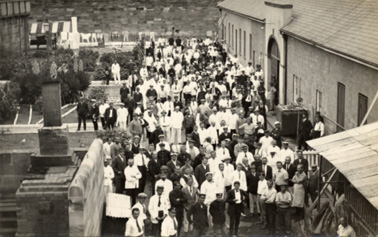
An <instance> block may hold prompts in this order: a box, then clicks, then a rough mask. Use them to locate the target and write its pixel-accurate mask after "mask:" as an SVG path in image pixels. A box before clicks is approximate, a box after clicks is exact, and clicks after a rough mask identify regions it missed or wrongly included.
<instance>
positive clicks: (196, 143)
mask: <svg viewBox="0 0 378 237" xmlns="http://www.w3.org/2000/svg"><path fill="white" fill-rule="evenodd" d="M191 137H192V140H193V143H194V146H195V147H197V148H200V146H201V142H200V137H199V133H198V127H197V125H194V127H193V132H192V133H191Z"/></svg>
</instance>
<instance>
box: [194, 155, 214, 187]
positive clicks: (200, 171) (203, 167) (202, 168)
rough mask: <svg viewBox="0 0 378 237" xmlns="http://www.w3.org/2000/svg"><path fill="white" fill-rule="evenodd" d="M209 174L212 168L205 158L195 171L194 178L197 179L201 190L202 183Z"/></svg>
mask: <svg viewBox="0 0 378 237" xmlns="http://www.w3.org/2000/svg"><path fill="white" fill-rule="evenodd" d="M208 172H210V167H209V165H208V160H207V159H206V158H204V159H203V160H202V162H201V164H200V165H198V166H197V167H196V168H195V170H194V176H195V177H196V180H197V182H198V185H199V188H201V185H202V183H203V182H204V181H205V180H206V174H207V173H208Z"/></svg>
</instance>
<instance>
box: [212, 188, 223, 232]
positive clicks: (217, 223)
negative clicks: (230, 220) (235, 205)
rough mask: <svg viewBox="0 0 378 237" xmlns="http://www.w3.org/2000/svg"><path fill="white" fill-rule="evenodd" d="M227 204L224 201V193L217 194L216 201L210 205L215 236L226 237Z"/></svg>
mask: <svg viewBox="0 0 378 237" xmlns="http://www.w3.org/2000/svg"><path fill="white" fill-rule="evenodd" d="M225 211H226V202H225V201H224V200H223V192H220V193H217V194H216V200H214V201H213V202H212V203H211V204H210V208H209V212H210V215H211V216H212V220H213V227H214V235H218V234H221V235H222V236H226V214H225Z"/></svg>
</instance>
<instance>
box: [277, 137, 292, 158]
mask: <svg viewBox="0 0 378 237" xmlns="http://www.w3.org/2000/svg"><path fill="white" fill-rule="evenodd" d="M280 154H281V158H286V157H290V159H291V160H294V152H293V151H292V150H291V149H290V147H289V143H288V142H287V141H283V142H282V149H281V151H280Z"/></svg>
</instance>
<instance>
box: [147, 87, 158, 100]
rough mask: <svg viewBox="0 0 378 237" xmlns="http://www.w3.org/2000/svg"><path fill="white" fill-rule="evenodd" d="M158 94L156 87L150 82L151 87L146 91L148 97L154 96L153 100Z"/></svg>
mask: <svg viewBox="0 0 378 237" xmlns="http://www.w3.org/2000/svg"><path fill="white" fill-rule="evenodd" d="M157 96H158V94H157V92H156V90H155V89H154V85H153V84H150V88H149V89H148V90H147V92H146V97H147V98H151V97H152V98H153V100H154V101H156V98H157Z"/></svg>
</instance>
